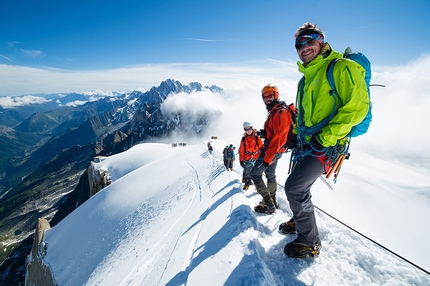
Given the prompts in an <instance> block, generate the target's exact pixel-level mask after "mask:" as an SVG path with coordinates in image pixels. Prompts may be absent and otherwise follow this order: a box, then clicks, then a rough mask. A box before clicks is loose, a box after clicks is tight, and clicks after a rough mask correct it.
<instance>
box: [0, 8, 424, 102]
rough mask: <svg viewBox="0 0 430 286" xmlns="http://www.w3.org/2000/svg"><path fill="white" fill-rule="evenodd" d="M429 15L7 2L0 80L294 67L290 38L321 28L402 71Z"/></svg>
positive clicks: (1, 14) (2, 12) (0, 18)
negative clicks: (311, 26) (263, 64)
mask: <svg viewBox="0 0 430 286" xmlns="http://www.w3.org/2000/svg"><path fill="white" fill-rule="evenodd" d="M429 10H430V1H428V0H415V1H410V2H409V3H406V1H368V0H365V1H333V0H328V1H307V2H306V4H303V2H302V1H284V0H271V1H254V0H247V1H244V0H238V1H227V0H218V1H205V0H200V1H171V0H168V1H142V0H141V1H139V0H130V1H100V0H96V1H82V0H75V1H52V0H46V1H29V0H15V1H11V0H3V1H1V3H0V26H1V27H2V28H1V30H0V74H7V75H8V76H9V77H11V74H13V76H14V77H15V78H16V77H21V80H22V82H24V83H25V82H26V84H30V83H31V82H33V81H36V79H35V78H34V75H32V72H33V73H36V74H37V73H38V72H40V69H42V71H47V70H49V71H50V72H51V73H52V72H55V71H57V72H58V71H61V72H63V73H64V72H66V73H67V72H71V73H72V74H74V73H76V71H94V72H100V71H106V70H111V69H128V68H130V67H135V66H137V65H157V67H160V66H159V65H164V64H178V63H180V64H184V63H192V64H199V63H211V64H231V63H235V65H240V63H250V62H258V61H264V60H266V59H272V60H275V61H282V62H293V63H295V62H296V61H297V60H298V57H297V55H296V52H295V49H294V38H293V34H294V32H295V30H296V29H297V28H298V27H299V26H300V25H301V24H303V23H304V22H306V21H311V22H314V23H317V24H318V25H319V26H320V27H321V28H322V29H323V30H324V31H325V32H326V36H327V37H326V40H327V41H328V42H329V43H330V44H332V46H333V47H334V48H335V49H336V50H338V51H343V49H344V48H345V47H346V46H351V47H352V48H353V50H359V51H362V52H364V53H365V54H366V55H367V56H368V57H369V58H370V59H371V61H372V63H373V64H374V65H385V66H395V65H404V64H407V63H408V62H410V61H413V60H416V59H418V58H419V57H420V56H421V55H423V54H428V53H429V52H430V48H429V47H430V38H429V37H428V32H427V31H423V29H426V27H429V26H430V17H428V11H429ZM23 67H27V68H32V70H31V71H32V72H30V71H28V70H25V71H24V72H23V71H22V68H23ZM18 68H21V69H19V70H18ZM169 68H171V67H168V68H167V69H169ZM184 68H186V69H188V68H189V67H184ZM10 69H12V71H10ZM33 69H34V70H33ZM209 69H211V68H209ZM142 76H144V75H142ZM46 77H48V78H49V77H50V75H47V76H46ZM166 77H171V76H169V75H168V73H166ZM164 79H165V78H160V79H159V80H158V81H157V82H155V83H154V85H156V84H158V82H159V81H161V80H164ZM15 80H16V79H15ZM15 80H14V81H15ZM37 80H39V79H37ZM179 80H180V79H179ZM77 81H79V80H77ZM22 82H21V84H17V85H18V86H21V88H22V87H23V86H22ZM46 84H49V83H48V81H46V83H45V85H46ZM64 84H66V83H64ZM120 86H121V87H122V86H123V85H122V84H121V85H120ZM100 87H101V88H102V86H101V85H100ZM1 88H2V85H0V89H1ZM94 88H99V85H97V84H95V87H94ZM132 88H136V86H130V89H132ZM9 89H10V90H11V93H13V91H12V90H13V88H11V87H9V86H6V87H5V88H4V90H9ZM23 90H24V89H23ZM27 92H29V91H27ZM35 92H36V91H35ZM16 93H18V94H19V91H16ZM0 95H5V94H4V92H3V93H2V94H0Z"/></svg>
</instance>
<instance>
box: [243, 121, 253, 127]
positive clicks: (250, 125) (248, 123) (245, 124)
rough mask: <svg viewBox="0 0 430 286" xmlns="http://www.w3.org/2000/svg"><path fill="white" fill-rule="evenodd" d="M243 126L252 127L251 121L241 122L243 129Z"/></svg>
mask: <svg viewBox="0 0 430 286" xmlns="http://www.w3.org/2000/svg"><path fill="white" fill-rule="evenodd" d="M245 128H252V123H250V122H245V123H243V129H245Z"/></svg>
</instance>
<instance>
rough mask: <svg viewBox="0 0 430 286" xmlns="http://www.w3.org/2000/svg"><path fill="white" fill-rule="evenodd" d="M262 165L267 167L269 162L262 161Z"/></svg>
mask: <svg viewBox="0 0 430 286" xmlns="http://www.w3.org/2000/svg"><path fill="white" fill-rule="evenodd" d="M263 166H264V168H266V169H267V168H268V167H269V166H270V164H269V163H267V162H266V161H263Z"/></svg>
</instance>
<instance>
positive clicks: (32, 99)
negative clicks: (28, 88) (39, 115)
mask: <svg viewBox="0 0 430 286" xmlns="http://www.w3.org/2000/svg"><path fill="white" fill-rule="evenodd" d="M49 101H50V100H47V99H45V98H43V97H40V96H34V95H26V96H20V97H11V96H5V97H0V106H1V107H3V108H10V107H17V106H24V105H30V104H41V103H45V102H49Z"/></svg>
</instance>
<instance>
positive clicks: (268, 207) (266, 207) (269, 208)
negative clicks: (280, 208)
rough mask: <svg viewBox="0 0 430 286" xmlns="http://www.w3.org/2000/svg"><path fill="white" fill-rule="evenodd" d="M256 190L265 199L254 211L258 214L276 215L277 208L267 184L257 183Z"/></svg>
mask: <svg viewBox="0 0 430 286" xmlns="http://www.w3.org/2000/svg"><path fill="white" fill-rule="evenodd" d="M255 190H256V191H257V192H258V193H259V194H260V195H261V196H262V197H263V201H262V202H260V203H259V204H258V205H257V206H255V208H254V210H255V211H256V212H258V213H267V214H274V213H275V212H276V208H275V205H274V204H273V200H272V198H271V197H270V194H269V191H268V190H267V187H266V184H265V183H264V182H263V181H260V182H257V183H255Z"/></svg>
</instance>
